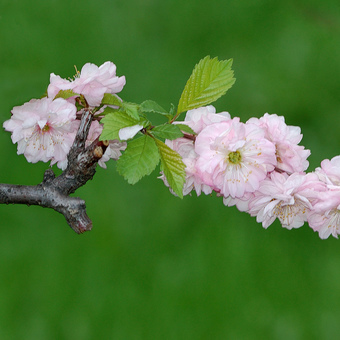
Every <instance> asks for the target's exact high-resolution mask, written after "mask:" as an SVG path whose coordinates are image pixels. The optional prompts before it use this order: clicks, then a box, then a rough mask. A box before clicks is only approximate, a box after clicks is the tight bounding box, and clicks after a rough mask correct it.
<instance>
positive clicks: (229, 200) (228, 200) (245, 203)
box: [223, 192, 254, 212]
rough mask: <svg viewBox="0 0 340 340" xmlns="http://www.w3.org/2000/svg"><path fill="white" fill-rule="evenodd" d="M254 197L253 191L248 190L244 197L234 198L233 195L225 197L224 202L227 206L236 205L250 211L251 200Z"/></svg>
mask: <svg viewBox="0 0 340 340" xmlns="http://www.w3.org/2000/svg"><path fill="white" fill-rule="evenodd" d="M253 197H254V193H253V192H246V193H245V194H244V196H243V197H242V198H233V197H231V196H228V197H223V204H224V205H225V206H227V207H233V206H234V205H235V206H236V208H237V209H238V210H239V211H242V212H249V201H250V200H251V199H252V198H253Z"/></svg>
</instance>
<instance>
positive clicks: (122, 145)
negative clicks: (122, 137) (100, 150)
mask: <svg viewBox="0 0 340 340" xmlns="http://www.w3.org/2000/svg"><path fill="white" fill-rule="evenodd" d="M126 146H127V144H126V142H120V141H119V140H110V141H109V145H108V147H107V148H106V150H105V152H104V155H103V157H102V158H101V159H100V160H99V161H98V164H99V166H101V167H102V168H104V169H106V164H105V162H107V161H108V160H110V159H113V160H117V159H118V158H119V157H120V156H121V155H122V151H124V150H125V149H126Z"/></svg>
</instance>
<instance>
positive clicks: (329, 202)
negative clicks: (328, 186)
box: [308, 188, 340, 239]
mask: <svg viewBox="0 0 340 340" xmlns="http://www.w3.org/2000/svg"><path fill="white" fill-rule="evenodd" d="M308 223H309V226H310V227H311V228H312V229H313V230H314V231H317V232H318V233H319V236H320V238H322V239H326V238H328V237H329V236H330V235H332V236H334V237H335V238H338V235H339V234H340V188H338V189H337V190H327V191H324V192H320V193H319V195H318V201H317V203H316V204H314V206H313V210H312V211H311V212H310V214H309V215H308Z"/></svg>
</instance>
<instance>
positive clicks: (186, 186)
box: [0, 57, 340, 239]
mask: <svg viewBox="0 0 340 340" xmlns="http://www.w3.org/2000/svg"><path fill="white" fill-rule="evenodd" d="M231 64H232V61H231V60H225V61H218V59H217V58H214V59H211V58H210V57H206V58H204V59H202V60H201V61H200V62H199V63H198V64H197V65H196V66H195V69H194V71H193V73H192V75H191V77H190V78H189V80H188V82H187V84H186V86H185V88H184V91H183V93H182V95H181V98H180V101H179V104H178V106H177V110H176V107H175V106H174V105H171V108H170V110H165V109H163V108H162V107H161V106H160V105H158V104H157V103H156V102H153V101H151V100H147V101H145V102H143V103H141V104H135V103H129V102H126V101H124V100H122V99H121V98H120V97H118V96H117V93H119V92H120V91H121V90H122V89H123V87H124V85H125V77H124V76H122V77H118V76H116V66H115V65H114V64H113V63H112V62H106V63H104V64H103V65H101V66H99V67H98V66H96V65H94V64H90V63H88V64H86V65H84V66H83V68H82V69H81V71H80V72H78V71H77V74H76V75H75V77H74V79H63V78H61V77H60V76H57V75H55V74H54V73H52V74H51V76H50V84H49V86H48V88H47V96H46V97H43V98H41V99H32V100H31V101H29V102H28V103H25V104H23V105H22V106H16V107H14V108H13V110H12V116H11V118H10V119H9V120H7V121H6V122H4V124H3V126H4V128H5V130H7V131H9V132H11V133H12V141H13V143H17V144H18V154H23V155H24V156H25V157H26V159H27V160H28V161H29V162H33V163H35V162H38V161H43V162H49V161H50V164H51V165H53V164H56V165H57V166H58V167H59V168H61V169H62V170H65V173H66V174H67V175H65V176H64V178H65V179H66V178H68V179H69V178H70V177H72V176H74V173H75V172H79V175H81V173H82V171H85V170H84V169H87V168H89V169H90V168H91V171H90V175H88V176H85V178H86V179H85V180H83V179H82V180H81V181H78V182H77V183H78V184H76V185H74V184H72V183H71V182H67V181H66V182H65V183H66V184H63V190H62V192H61V193H62V194H63V195H64V194H68V193H70V192H73V191H74V190H76V189H77V188H78V187H79V186H80V185H84V184H85V183H86V181H87V180H88V179H90V178H92V176H93V174H94V167H95V164H96V163H97V162H98V164H99V165H100V166H102V167H106V165H105V162H106V161H108V160H109V159H110V158H112V159H115V160H117V170H118V172H119V173H120V174H121V175H123V176H124V178H125V179H126V180H127V181H128V182H129V183H130V184H135V183H136V182H138V181H139V180H140V179H141V178H142V177H143V176H145V175H149V174H150V173H151V172H152V171H153V170H154V169H155V168H156V166H157V165H158V164H159V162H160V169H161V176H160V178H161V179H162V180H163V181H164V183H165V184H166V185H167V186H168V187H170V191H171V192H172V193H173V194H175V195H177V196H179V197H183V196H185V195H188V194H190V193H191V192H192V191H194V192H196V194H197V195H198V196H199V195H200V194H201V193H202V192H203V193H204V194H206V195H208V194H211V193H212V192H215V193H216V194H217V195H218V196H221V197H223V203H224V204H225V205H226V206H236V207H237V208H238V209H239V210H240V211H243V212H247V213H249V214H250V215H251V216H254V217H256V220H257V222H259V223H262V225H263V227H264V228H268V226H270V225H271V224H272V223H273V222H274V220H275V219H278V220H279V221H280V222H281V224H282V226H283V227H285V228H287V229H292V228H299V227H301V226H302V225H304V224H305V222H308V224H309V225H310V227H311V228H312V229H313V230H314V231H317V232H318V233H319V236H320V238H322V239H324V238H327V237H329V236H330V235H333V236H334V237H338V235H339V234H340V156H336V157H334V158H333V159H331V160H324V161H322V163H321V167H319V168H317V169H315V170H314V171H312V172H309V173H306V170H307V168H308V165H309V162H308V160H307V158H308V157H309V155H310V151H309V150H307V149H305V147H304V146H302V145H300V142H301V140H302V134H301V129H300V128H299V127H296V126H290V125H287V124H286V122H285V119H284V117H282V116H278V115H276V114H268V113H266V114H265V115H264V116H262V117H261V118H251V119H249V120H248V121H247V122H245V123H243V122H241V120H240V118H238V117H233V118H232V117H231V116H230V114H229V113H228V112H220V113H216V109H215V108H214V106H212V105H210V104H211V103H212V102H214V101H215V100H217V99H218V98H219V97H221V96H222V95H224V94H225V93H226V91H227V90H228V89H229V88H230V87H231V86H232V85H233V83H234V81H235V79H234V78H233V71H232V70H231ZM85 112H86V113H87V114H86V115H85V116H86V117H89V115H90V116H91V117H90V119H88V118H86V119H88V123H87V128H86V130H84V131H85V132H84V131H82V128H81V126H82V124H83V125H84V123H82V121H81V117H85V116H84V113H85ZM184 112H186V116H185V119H184V121H178V117H179V116H180V114H181V113H184ZM150 113H152V114H158V115H161V116H162V117H164V119H166V120H167V121H166V122H165V123H164V124H161V125H154V124H153V123H152V122H151V120H150V118H149V114H150ZM84 119H85V118H84ZM84 126H85V125H84ZM83 132H84V133H83ZM76 136H78V137H77V138H78V139H79V141H80V144H81V143H82V144H83V147H84V148H85V149H79V150H83V151H82V153H80V154H79V156H78V158H79V157H80V158H81V157H83V156H81V155H87V156H86V157H84V159H85V161H81V159H80V158H79V159H78V158H77V157H75V156H72V157H68V155H69V153H70V150H73V155H76V153H75V151H74V150H76V149H77V148H76V147H75V146H74V143H75V138H76ZM80 136H82V137H80ZM82 138H83V139H84V140H83V141H82ZM98 143H99V144H98ZM78 144H79V143H78ZM97 145H99V146H100V145H103V148H102V149H101V150H102V153H101V152H99V153H98V152H97V154H96V155H95V157H94V158H93V157H92V156H90V157H88V153H89V151H88V150H91V152H95V151H96V150H97V149H96V146H97ZM72 148H73V149H72ZM70 162H72V163H75V164H78V165H79V164H82V165H81V166H78V165H76V166H75V165H74V164H70ZM84 162H85V163H84ZM86 162H88V164H87V163H86ZM74 177H75V178H76V177H77V176H74ZM80 177H81V176H80ZM83 177H84V176H83ZM63 180H64V179H63ZM57 182H58V181H56V182H55V183H57ZM51 183H52V182H51ZM59 183H61V181H59ZM63 183H64V182H63ZM67 183H69V184H67ZM43 184H44V182H43ZM44 185H45V184H44ZM44 185H43V186H44ZM65 185H66V187H65ZM67 185H69V186H70V187H72V190H68V189H67ZM45 186H46V185H45ZM46 187H47V186H46ZM0 189H1V188H0ZM30 190H33V191H34V188H33V189H32V188H30ZM39 190H40V191H41V186H40V187H39ZM44 190H45V189H44ZM53 190H54V192H55V190H57V191H58V188H57V187H53ZM40 191H39V192H40ZM33 201H34V202H39V197H38V198H36V197H35V196H34V200H33ZM50 201H53V200H50ZM3 202H6V203H8V202H11V200H10V199H9V198H7V199H4V200H3ZM3 202H0V203H3ZM16 202H18V199H17V198H16V201H15V200H14V198H13V201H12V203H16ZM20 202H21V203H23V202H22V201H20ZM42 205H43V204H42ZM43 206H49V207H52V208H54V209H55V210H57V211H61V210H62V209H60V207H59V208H58V207H53V206H50V205H49V204H45V205H43ZM86 223H87V224H88V225H90V223H88V222H86ZM91 226H92V224H91ZM73 229H75V230H78V229H79V228H78V227H75V228H73ZM82 230H88V228H87V229H86V228H82Z"/></svg>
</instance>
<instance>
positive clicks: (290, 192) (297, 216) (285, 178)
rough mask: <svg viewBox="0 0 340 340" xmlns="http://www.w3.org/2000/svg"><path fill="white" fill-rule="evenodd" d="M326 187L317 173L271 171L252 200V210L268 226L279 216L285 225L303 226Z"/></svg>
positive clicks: (290, 226)
mask: <svg viewBox="0 0 340 340" xmlns="http://www.w3.org/2000/svg"><path fill="white" fill-rule="evenodd" d="M322 190H325V186H324V184H323V183H322V182H320V181H319V179H318V177H317V175H316V174H315V173H309V174H304V173H294V174H292V175H288V174H287V173H279V172H275V171H274V172H272V173H271V174H270V175H269V176H268V178H267V179H265V180H264V181H262V182H261V184H260V187H259V189H258V190H257V191H255V192H254V197H253V198H252V199H251V200H250V202H249V213H250V215H251V216H256V221H257V222H259V223H262V226H263V227H264V228H268V227H269V226H270V225H271V224H272V223H273V222H274V220H275V219H276V218H278V219H279V220H280V222H281V224H282V226H283V227H284V228H287V229H292V228H299V227H301V226H302V225H303V224H304V223H305V221H307V216H308V214H309V212H310V211H311V209H312V208H313V207H312V203H313V202H314V201H315V200H316V197H317V196H318V195H319V192H320V191H322Z"/></svg>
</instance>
